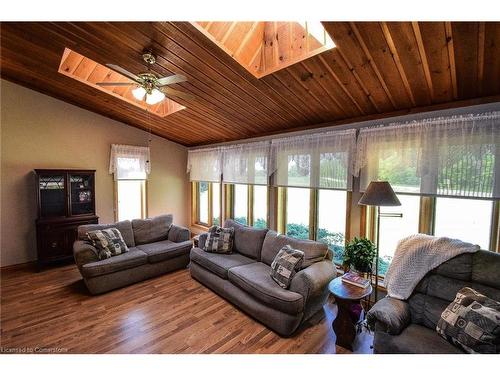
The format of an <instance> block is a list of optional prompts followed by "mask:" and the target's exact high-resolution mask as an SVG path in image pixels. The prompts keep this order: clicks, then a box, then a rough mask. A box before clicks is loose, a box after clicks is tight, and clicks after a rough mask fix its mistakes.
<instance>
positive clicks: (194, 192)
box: [191, 181, 223, 229]
mask: <svg viewBox="0 0 500 375" xmlns="http://www.w3.org/2000/svg"><path fill="white" fill-rule="evenodd" d="M200 182H205V183H207V184H208V194H207V195H208V223H204V222H201V221H200V211H199V207H200V194H199V192H200ZM213 184H214V183H213V182H207V181H192V182H191V226H193V227H200V228H201V229H208V228H210V227H211V226H212V225H213V220H214V218H213V211H214V210H213V194H217V193H218V194H219V215H220V221H221V222H222V213H223V211H222V207H223V205H222V190H223V188H222V185H223V184H222V183H219V192H214V190H215V189H214V187H213Z"/></svg>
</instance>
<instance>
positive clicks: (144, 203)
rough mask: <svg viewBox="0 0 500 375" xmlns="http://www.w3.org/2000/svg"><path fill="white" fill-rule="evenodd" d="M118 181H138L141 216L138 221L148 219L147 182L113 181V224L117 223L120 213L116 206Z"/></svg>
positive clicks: (141, 180)
mask: <svg viewBox="0 0 500 375" xmlns="http://www.w3.org/2000/svg"><path fill="white" fill-rule="evenodd" d="M120 181H140V182H142V183H141V215H142V217H141V218H140V219H145V218H147V217H148V194H147V191H148V180H143V179H121V180H115V181H114V184H113V186H114V189H113V190H114V198H115V199H114V201H115V202H114V216H115V222H118V221H119V217H120V213H119V205H118V200H119V197H118V183H119V182H120Z"/></svg>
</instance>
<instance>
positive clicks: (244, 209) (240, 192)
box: [233, 184, 248, 225]
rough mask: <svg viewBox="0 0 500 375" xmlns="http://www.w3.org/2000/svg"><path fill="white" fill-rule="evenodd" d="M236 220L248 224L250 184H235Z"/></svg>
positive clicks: (234, 203)
mask: <svg viewBox="0 0 500 375" xmlns="http://www.w3.org/2000/svg"><path fill="white" fill-rule="evenodd" d="M233 205H234V220H235V221H237V222H238V223H240V224H245V225H246V224H248V185H240V184H236V185H234V197H233Z"/></svg>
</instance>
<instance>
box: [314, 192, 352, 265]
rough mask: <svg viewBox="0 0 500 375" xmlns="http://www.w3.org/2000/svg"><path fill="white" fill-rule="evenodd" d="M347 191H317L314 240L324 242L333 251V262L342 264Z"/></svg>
mask: <svg viewBox="0 0 500 375" xmlns="http://www.w3.org/2000/svg"><path fill="white" fill-rule="evenodd" d="M346 215H347V192H346V191H342V190H323V189H321V190H319V191H318V229H317V234H316V240H317V241H321V242H324V243H326V244H327V245H328V247H329V248H330V250H332V251H333V255H334V261H335V263H338V264H342V262H343V256H344V247H345V225H346Z"/></svg>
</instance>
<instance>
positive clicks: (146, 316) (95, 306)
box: [0, 265, 371, 353]
mask: <svg viewBox="0 0 500 375" xmlns="http://www.w3.org/2000/svg"><path fill="white" fill-rule="evenodd" d="M335 314H336V305H335V304H334V303H332V302H329V303H328V304H327V305H325V307H324V311H323V312H320V313H319V314H317V316H316V317H314V318H313V320H315V321H317V322H318V323H317V324H314V325H313V324H306V325H305V326H304V327H302V328H300V329H299V332H298V333H297V334H296V335H295V336H294V337H292V338H282V337H280V336H278V335H277V334H275V333H274V332H272V331H270V330H269V329H267V328H266V327H264V326H263V325H261V324H260V323H258V322H257V321H255V320H253V319H252V318H250V317H249V316H248V315H246V314H245V313H243V312H241V311H240V310H238V309H237V308H236V307H234V306H233V305H231V304H230V303H229V302H227V301H226V300H224V299H222V298H221V297H219V296H218V295H217V294H215V293H213V292H212V291H211V290H209V289H208V288H206V287H204V286H203V285H201V284H200V283H198V282H197V281H195V280H193V279H192V278H191V277H190V275H189V271H188V270H180V271H177V272H174V273H171V274H168V275H163V276H160V277H158V278H154V279H151V280H147V281H144V282H142V283H139V284H135V285H131V286H129V287H126V288H122V289H119V290H116V291H112V292H109V293H106V294H103V295H100V296H91V295H90V294H89V293H88V292H87V290H86V288H85V285H84V284H83V281H82V280H81V277H80V274H79V273H78V270H77V268H76V266H74V265H68V266H63V267H59V268H52V269H48V270H45V271H42V272H40V273H35V272H33V271H31V270H26V269H25V270H15V271H14V270H8V271H2V275H1V331H0V332H1V341H0V346H1V348H2V352H4V353H5V352H12V351H13V349H12V348H21V349H20V350H24V351H28V352H29V351H30V350H34V351H35V352H38V351H42V352H55V353H348V351H347V350H346V349H343V348H341V347H339V346H337V347H336V346H335V335H334V333H333V331H332V328H331V324H332V320H333V318H334V317H335ZM370 344H371V336H370V335H368V334H367V333H363V334H362V335H361V336H360V340H359V342H358V343H357V344H356V349H355V352H364V353H367V352H370V349H369V347H370ZM14 350H19V349H14Z"/></svg>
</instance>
